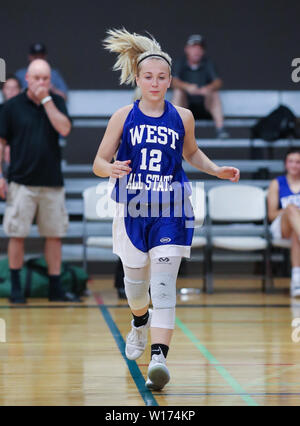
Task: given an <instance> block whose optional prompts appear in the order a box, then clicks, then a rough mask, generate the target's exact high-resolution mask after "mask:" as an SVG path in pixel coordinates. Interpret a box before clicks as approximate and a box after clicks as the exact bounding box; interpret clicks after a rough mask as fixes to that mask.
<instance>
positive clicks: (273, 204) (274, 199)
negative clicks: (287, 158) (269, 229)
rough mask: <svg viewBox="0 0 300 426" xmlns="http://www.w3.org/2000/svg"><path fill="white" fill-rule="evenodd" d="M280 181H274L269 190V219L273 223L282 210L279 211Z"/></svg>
mask: <svg viewBox="0 0 300 426" xmlns="http://www.w3.org/2000/svg"><path fill="white" fill-rule="evenodd" d="M278 190H279V186H278V181H277V179H273V180H272V182H271V183H270V186H269V190H268V197H267V201H268V218H269V220H270V221H273V220H274V219H275V218H276V217H277V216H278V215H279V214H280V213H281V212H282V209H278V205H279V195H278V192H279V191H278Z"/></svg>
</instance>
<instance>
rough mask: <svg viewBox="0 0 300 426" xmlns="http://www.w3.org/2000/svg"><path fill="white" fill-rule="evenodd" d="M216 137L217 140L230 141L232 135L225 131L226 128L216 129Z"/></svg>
mask: <svg viewBox="0 0 300 426" xmlns="http://www.w3.org/2000/svg"><path fill="white" fill-rule="evenodd" d="M216 137H217V139H228V138H229V137H230V134H229V133H228V132H227V131H226V130H225V129H224V127H221V128H220V129H216Z"/></svg>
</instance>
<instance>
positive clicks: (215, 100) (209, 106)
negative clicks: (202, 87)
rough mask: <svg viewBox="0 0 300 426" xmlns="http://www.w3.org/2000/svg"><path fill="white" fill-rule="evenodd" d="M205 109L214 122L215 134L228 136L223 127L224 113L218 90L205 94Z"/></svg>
mask: <svg viewBox="0 0 300 426" xmlns="http://www.w3.org/2000/svg"><path fill="white" fill-rule="evenodd" d="M204 105H205V109H206V110H207V111H209V112H210V114H211V115H212V117H213V120H214V122H215V126H216V130H217V136H218V137H220V138H226V137H229V135H228V133H227V132H226V131H225V129H224V115H223V108H222V103H221V98H220V95H219V92H218V91H213V92H211V93H209V94H208V95H206V96H205V100H204Z"/></svg>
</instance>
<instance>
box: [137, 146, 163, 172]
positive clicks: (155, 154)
mask: <svg viewBox="0 0 300 426" xmlns="http://www.w3.org/2000/svg"><path fill="white" fill-rule="evenodd" d="M141 153H142V162H141V166H140V169H142V170H147V148H143V149H141ZM161 154H162V152H161V151H160V150H159V149H151V151H150V157H151V158H150V161H149V168H148V170H150V171H152V172H160V170H161V165H160V164H158V163H160V162H161Z"/></svg>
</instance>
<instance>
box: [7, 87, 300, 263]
mask: <svg viewBox="0 0 300 426" xmlns="http://www.w3.org/2000/svg"><path fill="white" fill-rule="evenodd" d="M133 94H134V92H133V90H72V91H70V92H69V94H68V111H69V114H70V116H71V117H72V120H73V127H75V128H90V127H94V128H99V129H100V128H104V127H106V125H107V123H108V120H109V117H110V116H111V115H112V114H113V113H114V112H115V111H116V110H117V109H118V108H120V107H122V106H124V105H126V104H130V103H132V99H133ZM170 98H171V92H169V93H168V95H167V99H168V100H170ZM221 99H222V104H223V110H224V116H225V126H226V127H230V128H231V127H233V128H239V127H244V128H245V127H247V128H249V127H250V126H252V125H253V124H254V123H255V122H256V121H257V119H258V118H261V117H264V116H266V115H267V114H269V113H270V112H271V111H272V110H273V109H275V108H276V107H277V106H279V105H280V104H284V105H287V106H288V107H289V108H291V110H292V111H293V112H294V113H295V115H296V116H300V91H275V90H274V91H248V90H244V91H243V90H229V91H222V92H221ZM212 126H213V122H212V121H208V120H203V121H196V128H199V127H212ZM65 143H67V141H66V142H65ZM197 144H198V146H199V147H201V148H213V149H215V150H217V151H218V152H220V155H221V156H219V157H218V158H221V159H218V160H215V161H216V163H217V164H222V165H226V164H230V165H232V166H236V167H238V168H240V170H241V174H242V179H241V182H242V183H244V184H249V185H256V186H260V187H262V188H266V187H267V186H268V183H269V180H263V179H257V180H252V179H249V178H243V173H253V172H255V171H257V170H259V169H261V168H262V167H263V168H267V169H268V170H269V171H271V172H272V173H276V174H279V173H282V172H283V162H282V161H281V160H280V159H279V160H247V159H246V158H247V157H245V156H244V155H243V158H242V159H234V160H230V161H229V160H222V153H224V152H225V150H226V152H228V150H229V151H230V152H234V150H236V149H246V148H249V147H250V146H251V144H252V146H254V147H256V148H264V147H267V146H269V143H268V142H265V141H263V140H255V141H252V142H251V141H250V139H248V138H242V139H238V138H234V139H233V138H232V139H226V140H218V139H202V138H201V139H197ZM293 145H295V146H300V141H299V140H298V141H297V140H295V141H293ZM272 146H273V147H274V148H275V149H276V148H284V147H286V146H287V141H286V140H279V141H276V142H274V143H273V144H272ZM227 158H228V157H227ZM183 166H184V169H185V171H186V173H187V175H188V176H189V177H190V178H191V179H193V180H197V179H198V178H199V177H197V173H198V171H197V170H196V169H193V168H192V167H191V166H190V165H189V164H187V163H186V162H185V161H184V162H183ZM62 169H63V173H64V176H65V189H66V194H67V209H68V212H69V215H70V226H69V230H68V234H67V237H66V238H64V241H63V242H64V244H63V259H64V260H69V261H70V260H72V261H82V256H83V249H82V243H81V241H80V240H82V235H83V224H82V213H83V202H82V199H81V198H80V197H81V195H82V192H83V190H84V189H85V188H87V187H89V186H93V185H96V184H97V183H98V182H99V179H98V178H97V177H96V176H94V175H93V173H92V165H91V164H68V163H66V161H65V160H64V161H63V162H62ZM70 175H71V176H72V177H71V176H70ZM76 175H78V176H80V177H77V176H76ZM201 180H202V181H203V180H204V179H203V178H202V179H201ZM204 183H205V189H206V190H209V189H210V188H211V187H213V186H215V185H216V184H218V185H222V184H224V183H225V182H224V181H218V180H216V179H210V180H204ZM4 206H5V205H4V202H1V203H0V214H1V215H2V214H3V212H4ZM226 229H228V228H226ZM87 231H88V234H90V233H91V235H94V234H95V233H98V234H101V235H111V225H110V224H109V223H107V224H105V223H102V224H100V225H97V224H89V226H88V229H87ZM224 232H226V230H225V227H224ZM30 237H32V238H37V237H38V232H37V228H36V226H35V225H33V226H32V231H31V233H30ZM0 238H1V239H3V238H5V235H4V233H3V229H2V227H1V229H0ZM36 254H37V253H36ZM5 255H6V253H2V257H3V256H5ZM28 256H29V257H31V256H32V253H31V254H29V255H28ZM201 256H202V255H201V254H200V255H196V256H194V260H198V259H201V258H202V257H201ZM88 257H89V260H91V261H96V260H97V261H114V260H116V256H115V255H114V254H112V252H111V250H109V249H100V248H95V249H94V248H90V249H89V256H88ZM231 257H232V256H231ZM231 257H230V256H228V259H229V260H236V256H233V257H232V258H231ZM250 257H251V260H256V257H257V256H256V255H255V254H252V255H251V256H250ZM250 257H247V259H249V260H250ZM241 258H243V256H241ZM217 259H218V255H217ZM222 259H223V258H222Z"/></svg>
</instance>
